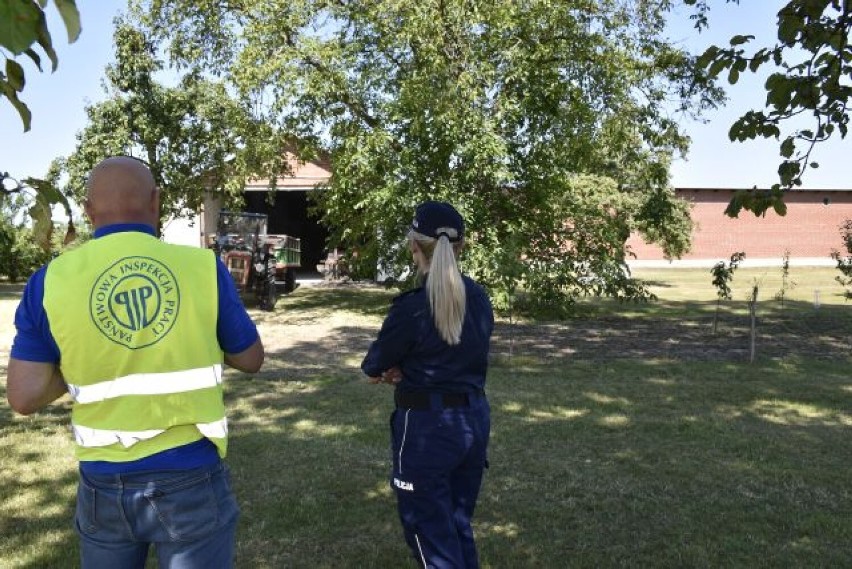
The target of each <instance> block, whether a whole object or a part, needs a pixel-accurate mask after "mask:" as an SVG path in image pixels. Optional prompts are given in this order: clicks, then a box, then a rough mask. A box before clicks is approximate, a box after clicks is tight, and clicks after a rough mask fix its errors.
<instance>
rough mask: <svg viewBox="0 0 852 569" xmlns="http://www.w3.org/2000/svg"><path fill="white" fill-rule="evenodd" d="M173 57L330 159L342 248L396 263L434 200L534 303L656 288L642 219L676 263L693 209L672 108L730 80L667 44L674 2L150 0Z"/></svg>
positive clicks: (495, 283)
mask: <svg viewBox="0 0 852 569" xmlns="http://www.w3.org/2000/svg"><path fill="white" fill-rule="evenodd" d="M134 3H135V5H136V8H137V9H138V11H137V17H138V18H139V19H140V21H142V22H143V23H144V24H145V25H146V26H147V27H148V28H149V29H150V30H151V31H152V33H154V34H155V37H158V38H160V39H162V40H163V41H164V45H165V46H166V48H167V49H168V51H169V54H170V56H171V58H172V62H173V63H174V64H176V65H177V66H180V67H187V68H189V69H195V70H199V71H204V72H207V73H214V74H221V75H222V76H225V77H227V78H229V79H230V80H232V81H233V83H234V84H235V85H236V87H237V89H238V90H239V93H240V95H241V97H242V98H243V100H244V101H253V102H255V103H257V108H259V109H260V111H261V112H262V113H263V118H264V120H265V121H266V122H267V124H271V125H274V127H275V128H277V129H281V130H282V131H286V132H289V133H291V134H292V135H293V136H294V137H296V138H297V139H299V140H303V141H314V142H315V143H316V144H317V145H320V146H322V147H323V148H324V149H325V150H328V151H330V152H331V156H332V160H333V170H334V171H333V177H332V180H331V182H330V185H329V187H328V188H327V190H326V191H323V192H317V193H316V197H317V207H318V211H320V212H321V213H322V214H323V216H324V220H325V222H326V223H327V224H328V225H329V227H331V228H332V240H333V241H334V243H332V245H335V246H337V245H344V246H349V247H356V248H357V249H358V252H359V256H358V258H359V259H360V260H362V262H364V263H365V266H367V267H372V268H374V267H375V266H376V263H377V262H378V263H380V264H383V265H386V266H388V267H390V268H392V269H393V270H396V271H398V270H399V269H400V268H401V266H402V265H404V264H405V263H406V262H407V261H406V260H405V248H404V247H400V246H399V245H400V243H399V242H400V240H401V238H402V236H403V235H404V234H405V231H406V227H407V225H408V223H409V221H410V217H411V215H412V212H413V209H414V206H415V205H416V204H417V203H418V202H420V201H422V200H424V199H427V198H428V199H445V200H448V201H451V202H452V203H454V204H455V205H456V206H457V207H458V209H459V210H460V211H461V212H462V214H463V215H464V216H465V218H466V219H467V221H468V224H469V226H470V237H471V238H470V240H469V244H468V247H467V253H466V270H468V271H469V272H470V273H471V274H473V275H474V276H476V277H478V278H479V279H481V280H483V281H484V282H485V283H486V284H488V285H490V286H491V287H492V288H501V289H504V290H514V284H517V283H521V284H522V285H523V287H524V288H526V289H527V290H529V291H531V292H533V293H535V296H536V298H538V299H540V300H553V301H564V300H566V299H568V300H570V299H571V298H573V297H575V296H576V295H578V294H596V293H601V294H608V295H613V296H617V297H622V298H633V297H636V296H641V295H642V292H643V291H642V290H641V288H640V287H638V286H636V284H635V283H633V282H632V281H631V280H630V279H629V278H627V277H626V276H625V271H624V260H625V257H626V255H627V254H628V252H627V251H626V250H625V240H626V238H627V237H628V235H629V234H630V232H631V231H632V230H634V229H635V230H639V231H641V232H642V233H643V234H644V235H645V237H646V238H648V239H649V240H653V241H655V242H658V243H660V244H661V245H662V246H663V248H664V250H665V251H666V253H667V254H668V255H670V256H679V255H680V254H682V253H683V252H684V251H685V250H686V248H687V247H688V236H689V229H690V227H691V225H690V221H689V216H688V209H687V206H686V204H685V203H684V202H682V201H680V200H678V199H676V198H675V196H674V194H673V192H672V190H671V189H670V187H669V184H668V166H669V162H670V159H671V157H672V156H673V155H674V154H677V153H681V152H683V151H684V150H685V148H686V146H687V142H688V141H687V138H686V137H685V136H684V135H683V133H681V132H680V130H679V128H678V125H677V123H676V121H675V120H674V119H673V118H672V117H671V116H670V114H669V113H668V111H669V110H670V109H671V108H672V107H673V106H676V107H677V108H678V109H679V110H681V111H684V112H687V113H693V114H700V112H701V111H703V110H705V109H707V108H710V107H713V106H715V105H716V103H717V102H718V101H719V100H720V98H721V93H720V92H719V90H718V89H717V88H716V87H715V86H714V85H713V83H712V82H710V81H708V80H707V78H706V77H705V76H704V75H702V74H700V73H699V74H697V75H696V74H695V73H693V68H694V63H695V62H694V58H692V57H690V56H689V55H688V54H686V53H684V52H683V51H681V50H680V49H679V48H677V47H676V46H674V45H672V44H670V43H668V42H667V40H666V39H665V37H664V34H663V31H664V24H665V18H664V16H665V14H666V10H667V9H668V8H670V2H658V1H649V0H637V1H635V2H617V1H611V0H599V1H590V0H563V1H559V2H552V1H544V0H540V1H539V0H531V1H526V2H516V1H509V0H504V1H497V2H494V1H493V0H489V1H488V2H484V1H469V0H468V1H460V0H448V1H441V2H436V1H427V2H423V1H415V0H397V1H394V2H378V3H365V2H348V1H344V2H326V1H319V2H317V1H307V0H288V1H283V0H269V1H266V2H260V3H242V2H230V3H221V2H215V1H213V0H202V1H189V0H177V1H169V2H166V1H163V0H136V1H135V2H134Z"/></svg>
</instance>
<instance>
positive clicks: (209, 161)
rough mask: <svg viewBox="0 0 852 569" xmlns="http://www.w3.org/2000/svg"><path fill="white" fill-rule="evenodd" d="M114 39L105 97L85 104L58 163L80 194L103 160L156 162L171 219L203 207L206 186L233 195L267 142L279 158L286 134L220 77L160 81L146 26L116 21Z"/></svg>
mask: <svg viewBox="0 0 852 569" xmlns="http://www.w3.org/2000/svg"><path fill="white" fill-rule="evenodd" d="M114 41H115V48H116V61H115V63H114V64H112V65H110V66H108V68H107V70H106V89H107V95H108V98H107V99H106V100H105V101H103V102H100V103H97V104H94V105H91V106H89V107H87V109H86V113H87V115H88V124H87V125H86V127H85V128H84V129H83V131H81V132H80V133H78V135H77V139H78V144H77V147H76V149H75V151H74V153H73V154H72V155H71V156H69V157H68V158H67V159H65V160H63V161H61V162H60V164H61V168H62V171H63V172H64V173H66V174H67V187H68V188H69V191H73V192H75V194H76V196H77V198H78V199H82V198H83V195H82V193H83V191H84V188H85V180H86V176H87V175H88V173H89V172H90V171H91V169H92V168H93V167H94V166H95V165H96V164H97V163H98V162H99V161H100V160H102V159H103V158H106V157H108V156H112V155H119V154H122V155H129V156H136V157H138V158H140V159H141V160H143V161H145V162H146V163H147V164H148V166H149V167H150V168H151V171H152V173H153V175H154V178H155V180H156V182H157V185H158V187H159V188H160V190H161V194H160V195H161V200H160V201H161V203H160V205H161V217H162V218H163V219H164V220H167V219H172V218H175V217H179V216H185V215H187V214H188V213H189V212H196V211H198V210H199V209H200V206H201V204H202V202H203V199H204V196H205V194H206V193H207V192H214V193H217V194H218V195H220V196H222V197H223V198H224V200H225V202H226V203H228V202H233V201H234V200H235V199H237V197H238V196H239V195H240V192H241V190H242V188H243V187H244V184H245V178H246V174H245V172H246V171H248V169H252V170H253V171H254V172H259V171H263V168H262V167H261V166H262V165H263V164H262V159H258V156H265V155H267V154H272V153H273V152H272V151H271V150H266V151H265V152H266V153H265V154H264V149H265V148H267V147H274V148H275V152H274V154H275V156H276V157H278V160H279V161H280V154H281V153H280V152H279V150H280V149H281V148H282V146H283V145H284V141H282V140H281V139H280V138H279V137H278V136H277V135H276V133H274V132H273V131H272V130H271V129H269V128H266V127H265V126H264V125H262V124H259V123H258V122H257V121H254V120H252V119H251V117H250V115H249V113H248V112H247V111H246V110H244V109H243V108H242V107H240V106H239V105H238V104H237V103H236V102H235V101H234V100H233V99H232V97H231V96H230V95H229V94H228V92H227V89H226V88H225V86H224V85H223V84H222V83H221V82H215V81H209V80H205V79H204V78H202V77H200V75H199V74H195V73H191V74H186V75H184V76H183V77H179V78H178V80H177V83H178V84H177V85H176V86H174V87H168V86H165V85H163V84H162V83H160V82H158V81H157V80H156V74H157V73H158V72H159V71H161V70H162V68H163V63H162V62H161V61H160V60H159V59H158V57H157V50H156V46H155V45H154V44H153V43H152V42H151V41H150V40H149V39H148V38H146V36H145V35H144V34H143V33H142V31H140V30H139V29H137V28H135V27H133V26H132V25H130V24H129V23H128V22H127V21H123V20H122V21H118V22H117V23H116V30H115V34H114ZM246 133H251V134H252V135H253V136H257V137H264V141H263V144H262V145H256V146H254V145H253V146H251V147H247V145H246V144H245V139H246V136H245V135H246ZM267 166H269V165H267ZM269 167H271V168H273V169H274V168H275V165H272V166H269ZM277 171H278V172H281V171H282V169H281V168H280V167H279V168H278V170H277Z"/></svg>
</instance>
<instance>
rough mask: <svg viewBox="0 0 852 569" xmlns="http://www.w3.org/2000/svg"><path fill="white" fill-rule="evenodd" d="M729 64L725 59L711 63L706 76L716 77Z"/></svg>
mask: <svg viewBox="0 0 852 569" xmlns="http://www.w3.org/2000/svg"><path fill="white" fill-rule="evenodd" d="M729 64H730V61H729V60H727V59H717V60H715V61H714V62H713V64H712V65H710V69H708V70H707V74H708V75H709V76H710V77H717V76H718V75H719V73H720V72H721V71H722V70H723V69H724V68H725V67H727V66H728V65H729Z"/></svg>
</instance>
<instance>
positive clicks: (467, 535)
mask: <svg viewBox="0 0 852 569" xmlns="http://www.w3.org/2000/svg"><path fill="white" fill-rule="evenodd" d="M433 399H435V398H434V397H433ZM390 422H391V449H392V452H393V472H392V474H391V480H390V483H391V488H392V489H393V490H394V492H395V493H396V498H397V510H398V512H399V519H400V522H401V523H402V528H403V533H404V535H405V541H406V543H408V546H409V548H410V549H411V552H412V554H413V555H414V558H415V559H416V560H417V562H418V563H419V564H420V566H421V567H426V568H429V569H461V568H464V569H478V568H479V558H478V555H477V551H476V543H475V541H474V536H473V528H472V527H471V518H472V517H473V512H474V509H475V507H476V501H477V498H478V497H479V489H480V486H481V484H482V477H483V473H484V471H485V468H486V467H487V466H488V460H487V452H488V439H489V435H490V430H491V415H490V409H489V406H488V401H487V400H486V399H485V397H484V396H480V397H476V398H474V401H473V402H472V403H471V405H470V406H469V407H460V408H446V409H442V408H440V407H438V406H433V408H432V409H429V410H413V409H402V408H397V409H396V410H395V411H394V412H393V414H392V415H391V421H390Z"/></svg>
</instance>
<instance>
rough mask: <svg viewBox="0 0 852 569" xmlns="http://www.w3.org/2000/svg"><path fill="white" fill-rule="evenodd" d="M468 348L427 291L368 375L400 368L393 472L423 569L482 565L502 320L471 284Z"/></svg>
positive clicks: (412, 301) (382, 346)
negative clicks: (495, 339) (493, 351)
mask: <svg viewBox="0 0 852 569" xmlns="http://www.w3.org/2000/svg"><path fill="white" fill-rule="evenodd" d="M463 280H464V284H465V290H466V309H465V318H464V323H463V327H462V333H461V341H460V343H459V344H457V345H450V344H448V343H447V342H445V341H444V340H443V339H442V338H441V336H440V335H439V333H438V329H437V328H436V327H435V323H434V320H433V318H432V315H431V311H430V307H429V299H428V296H427V292H426V289H425V288H423V287H421V288H416V289H414V290H412V291H409V292H406V293H404V294H401V295H399V296H398V297H396V298H395V299H394V302H393V305H392V306H391V309H390V311H389V313H388V316H387V318H386V319H385V321H384V323H383V325H382V328H381V330H380V332H379V335H378V337H377V339H376V341H375V342H373V343H372V344H371V345H370V348H369V350H368V352H367V355H366V357H365V358H364V361H363V363H362V364H361V369H362V370H363V371H364V373H365V374H367V375H368V376H370V377H378V376H380V375H381V374H382V372H384V371H386V370H388V369H390V368H392V367H395V366H396V367H398V368H399V369H400V370H401V371H402V379H401V380H400V382H399V383H398V384H397V385H396V391H395V394H394V399H395V403H396V408H395V410H394V411H393V413H392V415H391V419H390V423H391V449H392V453H393V457H392V458H393V469H392V474H391V481H390V482H391V487H392V489H393V490H394V492H395V493H396V496H397V505H398V510H399V517H400V520H401V522H402V526H403V530H404V533H405V539H406V542H407V543H408V545H409V547H410V548H411V550H412V552H413V554H414V556H415V557H416V558H417V560H418V561H419V562H420V564H421V565H422V566H423V567H427V568H431V567H434V568H449V567H454V568H455V567H465V568H474V567H479V562H478V557H477V553H476V545H475V543H474V539H473V529H472V527H471V517H472V515H473V510H474V507H475V505H476V500H477V496H478V495H479V488H480V485H481V482H482V475H483V472H484V469H485V468H486V467H487V464H488V463H487V456H486V451H487V448H488V437H489V432H490V428H491V420H490V410H489V406H488V401H487V399H486V398H485V390H484V389H485V374H486V369H487V365H488V350H489V342H490V338H491V333H492V330H493V328H494V314H493V311H492V308H491V302H490V300H489V299H488V296H487V295H486V294H485V291H484V290H483V289H482V287H480V286H479V285H478V284H477V283H475V282H474V281H473V280H471V279H470V278H468V277H463Z"/></svg>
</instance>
